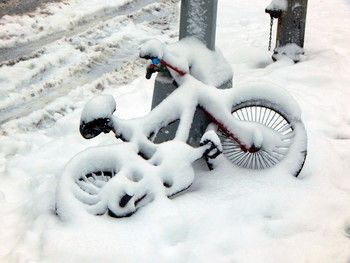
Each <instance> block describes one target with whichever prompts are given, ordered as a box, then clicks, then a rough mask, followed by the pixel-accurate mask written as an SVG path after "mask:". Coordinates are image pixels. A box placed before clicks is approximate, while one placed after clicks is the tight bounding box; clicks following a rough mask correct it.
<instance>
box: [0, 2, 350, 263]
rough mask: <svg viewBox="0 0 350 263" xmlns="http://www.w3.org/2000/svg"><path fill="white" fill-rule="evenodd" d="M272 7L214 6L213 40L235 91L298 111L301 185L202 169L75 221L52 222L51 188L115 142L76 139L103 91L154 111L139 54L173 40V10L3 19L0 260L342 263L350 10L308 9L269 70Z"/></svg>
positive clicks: (120, 6)
mask: <svg viewBox="0 0 350 263" xmlns="http://www.w3.org/2000/svg"><path fill="white" fill-rule="evenodd" d="M128 3H129V4H128ZM268 4H269V1H262V0H259V1H258V0H236V1H231V0H220V1H219V8H218V24H217V41H216V44H217V47H218V48H220V49H221V51H222V53H223V54H224V56H225V57H226V58H227V60H228V61H229V62H230V64H231V65H232V68H233V71H234V83H235V84H239V83H243V82H246V81H262V80H264V81H269V82H272V83H276V84H278V85H281V86H283V87H284V88H286V89H287V90H288V91H289V92H290V93H291V94H292V95H293V97H294V98H295V99H296V100H297V101H298V103H299V105H300V108H301V110H302V113H303V115H302V116H303V121H304V123H305V126H306V129H307V131H308V138H309V143H308V156H307V161H306V164H305V167H304V169H303V171H302V173H301V174H300V175H299V177H298V178H294V177H291V176H290V175H286V174H277V173H265V174H261V173H249V172H240V173H237V170H235V169H234V168H232V167H228V166H223V167H219V168H218V169H216V170H214V171H208V170H207V169H206V167H205V165H204V164H203V163H202V162H201V161H199V162H197V163H195V172H196V177H195V181H194V184H193V185H192V186H191V188H190V189H189V190H187V191H186V192H185V193H183V194H181V195H179V196H177V197H175V198H172V199H170V200H167V199H160V200H155V201H154V202H152V203H151V204H149V205H147V206H145V207H143V208H142V209H140V210H139V211H138V212H137V213H136V214H134V215H133V216H132V217H130V218H124V219H114V218H109V217H94V218H92V219H91V222H82V223H81V224H73V223H67V222H62V221H61V220H60V219H59V218H58V217H57V216H56V215H55V211H54V208H55V191H56V185H57V180H58V178H59V176H60V174H61V173H62V171H63V168H64V166H65V164H66V163H67V162H68V161H69V160H70V159H71V158H72V157H73V156H74V155H75V154H76V153H78V152H80V151H82V150H84V149H86V148H87V147H90V146H95V145H104V144H110V143H113V142H114V141H115V140H114V138H113V136H112V134H107V135H101V136H99V137H97V138H95V139H92V140H84V139H83V138H82V137H81V136H80V134H79V131H78V126H79V120H80V113H81V111H82V108H83V106H84V105H85V103H86V102H87V101H88V100H89V99H90V98H91V97H92V96H94V95H96V94H100V93H103V94H112V95H113V96H114V98H115V99H116V101H117V111H116V114H117V116H118V117H121V118H132V117H137V116H143V115H145V114H146V113H147V112H148V111H149V108H150V104H151V98H152V87H153V81H147V80H146V79H144V62H143V61H141V60H140V59H139V58H138V50H139V47H140V45H141V44H143V43H144V42H145V41H147V40H149V39H151V38H154V37H157V38H159V39H160V40H162V41H167V42H175V41H176V40H177V29H178V16H179V13H178V12H179V11H178V7H179V2H178V1H171V0H163V1H136V0H135V1H118V2H117V3H116V1H97V0H96V1H82V0H71V1H65V2H64V3H62V4H51V5H49V6H48V7H47V9H46V10H41V11H38V13H37V14H34V15H32V14H31V15H28V16H23V17H9V16H4V17H3V18H1V19H0V48H2V49H1V50H7V51H9V52H12V54H10V55H9V58H11V59H10V60H7V61H4V62H2V63H1V65H0V87H1V89H0V124H1V128H0V134H1V137H0V149H1V152H0V226H1V230H0V244H1V246H0V262H4V263H12V262H26V263H29V262H40V263H51V262H52V263H61V262H67V263H68V262H72V263H73V262H74V263H80V262H84V263H88V262H91V263H92V262H123V263H126V262H152V263H154V262H162V263H163V262H169V263H170V262H173V263H183V262H191V263H193V262H201V263H202V262H243V263H247V262H254V263H256V262H266V263H271V262H276V263H277V262H288V263H292V262H293V263H297V262H298V263H299V262H312V263H314V262H315V263H316V262H317V263H330V262H332V263H333V262H345V263H348V262H350V175H349V172H348V171H349V168H350V106H349V104H348V101H349V99H350V89H349V88H348V83H349V82H350V74H349V73H350V70H349V68H350V48H349V44H350V33H349V32H350V3H349V1H346V0H333V1H323V0H314V1H309V6H308V17H307V28H306V40H305V49H306V53H305V56H304V57H303V58H302V61H301V62H300V63H298V64H294V63H293V62H292V61H290V60H288V59H282V60H280V61H278V62H276V63H272V61H271V53H270V52H268V51H267V45H268V32H269V16H268V15H267V14H265V13H264V9H265V7H266V6H267V5H268ZM70 29H71V30H70ZM64 30H68V32H64V33H62V31H64ZM69 32H70V33H69ZM30 45H32V46H34V47H35V49H36V48H39V49H38V50H37V51H35V52H34V53H31V54H28V55H26V56H21V57H20V58H18V57H16V54H20V53H21V52H22V53H23V52H25V51H26V50H31V47H30ZM16 47H20V48H19V49H16ZM4 48H7V49H4Z"/></svg>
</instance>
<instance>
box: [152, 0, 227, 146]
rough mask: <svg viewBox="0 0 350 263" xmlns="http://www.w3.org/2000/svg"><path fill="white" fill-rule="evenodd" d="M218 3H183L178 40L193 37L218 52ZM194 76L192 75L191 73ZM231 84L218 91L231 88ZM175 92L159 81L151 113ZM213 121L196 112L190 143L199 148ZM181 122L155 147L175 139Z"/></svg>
mask: <svg viewBox="0 0 350 263" xmlns="http://www.w3.org/2000/svg"><path fill="white" fill-rule="evenodd" d="M217 3H218V1H217V0H182V1H181V16H180V32H179V38H180V39H182V38H184V37H188V36H193V37H196V38H197V39H199V40H200V41H202V42H203V43H204V44H205V45H206V46H207V47H208V48H209V49H211V50H215V34H216V16H217ZM190 73H191V71H190ZM231 87H232V80H229V81H227V82H226V83H224V84H223V85H221V87H218V88H231ZM175 89H176V87H175V86H174V85H172V84H171V83H164V82H162V81H160V80H158V79H157V78H156V80H155V84H154V93H153V100H152V109H153V108H154V107H156V106H157V105H158V104H159V103H160V102H161V101H162V100H164V99H165V98H166V97H167V96H168V95H169V94H170V93H171V92H173V91H174V90H175ZM210 122H211V121H210V119H209V118H208V117H207V116H206V115H205V114H204V113H203V112H202V111H200V110H196V112H195V116H194V118H193V122H192V126H191V130H190V134H189V138H188V141H187V143H189V144H190V145H192V146H198V145H199V142H200V139H201V137H202V135H203V134H204V132H205V129H206V127H207V126H208V124H209V123H210ZM178 125H179V121H176V122H174V123H172V124H170V125H168V126H167V127H164V128H163V129H161V130H160V131H159V133H158V135H157V137H156V139H155V142H156V143H160V142H164V141H168V140H171V139H173V138H174V137H175V134H176V131H177V128H178Z"/></svg>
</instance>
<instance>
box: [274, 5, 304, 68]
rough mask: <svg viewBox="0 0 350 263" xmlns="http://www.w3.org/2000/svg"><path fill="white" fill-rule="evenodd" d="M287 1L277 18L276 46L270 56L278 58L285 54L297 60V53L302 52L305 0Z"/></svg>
mask: <svg viewBox="0 0 350 263" xmlns="http://www.w3.org/2000/svg"><path fill="white" fill-rule="evenodd" d="M287 2H288V5H287V10H286V11H282V12H281V16H280V17H279V19H278V26H277V36H276V48H275V50H274V54H273V56H272V58H273V59H274V60H278V59H279V58H280V57H281V56H283V55H286V56H288V57H290V58H291V59H293V60H294V61H295V62H298V61H299V60H300V58H299V55H301V54H303V53H304V50H303V47H304V38H305V26H306V13H307V0H287ZM293 45H294V46H293ZM298 47H299V48H298Z"/></svg>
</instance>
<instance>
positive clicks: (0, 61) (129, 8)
mask: <svg viewBox="0 0 350 263" xmlns="http://www.w3.org/2000/svg"><path fill="white" fill-rule="evenodd" d="M157 2H164V1H162V0H134V1H133V2H129V3H126V4H125V5H122V6H120V7H118V8H117V9H115V10H111V11H110V12H108V11H107V12H104V13H94V14H91V15H90V18H88V17H86V18H84V19H82V21H81V23H79V24H78V25H74V28H73V25H72V28H71V29H70V30H69V31H67V30H62V31H58V32H53V33H51V34H49V35H47V36H46V37H44V38H42V39H39V40H36V41H32V42H29V43H25V44H19V45H17V46H16V47H11V48H0V54H1V56H0V67H1V66H2V65H4V64H15V63H16V62H18V61H20V60H22V59H26V58H28V57H29V58H30V57H31V56H30V54H31V53H33V52H38V50H40V49H41V47H42V46H45V45H48V44H49V43H52V42H55V41H57V40H59V39H61V38H64V37H72V36H74V35H77V34H79V33H80V32H83V31H85V30H87V29H88V28H92V27H94V26H96V25H97V24H98V23H100V22H104V21H107V20H109V19H112V18H113V17H116V16H126V15H128V14H130V13H134V12H136V11H138V10H140V9H142V8H143V7H146V6H148V5H150V4H152V3H157ZM23 57H24V58H23ZM4 62H6V63H4Z"/></svg>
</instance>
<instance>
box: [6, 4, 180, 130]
mask: <svg viewBox="0 0 350 263" xmlns="http://www.w3.org/2000/svg"><path fill="white" fill-rule="evenodd" d="M149 2H150V1H149ZM175 3H176V1H173V0H165V1H164V0H163V1H162V2H160V3H152V4H149V5H148V6H146V7H142V8H141V9H139V10H137V11H136V12H134V13H129V14H128V15H125V16H119V17H114V18H113V19H109V20H106V21H105V22H103V23H100V24H98V25H97V26H95V28H90V27H88V29H87V30H86V31H85V32H82V33H80V34H77V35H75V36H72V37H70V38H65V39H61V40H58V41H56V42H54V43H52V44H49V45H46V46H45V47H43V48H42V51H41V52H39V53H38V54H37V56H33V57H32V58H29V59H28V61H25V62H22V63H31V62H33V63H34V64H38V62H35V61H37V60H38V61H40V60H44V61H47V60H48V59H49V58H50V56H52V54H54V52H55V48H56V47H57V46H61V47H62V46H67V47H68V48H70V49H71V50H73V51H71V50H70V51H69V52H68V53H67V54H66V56H62V57H59V58H58V60H57V61H56V62H53V63H51V62H49V63H47V65H46V66H45V67H44V68H43V69H41V70H40V71H39V72H38V73H37V74H34V75H33V76H31V77H30V78H28V79H25V80H24V81H23V82H21V83H19V84H18V85H17V86H18V87H16V89H15V91H16V92H18V94H16V95H19V96H22V97H21V98H19V99H16V100H14V101H10V102H9V103H7V105H1V106H0V125H2V124H4V123H6V122H8V121H9V120H12V119H16V118H20V117H23V116H27V115H28V114H30V113H31V112H34V111H36V110H39V109H43V108H44V107H45V106H46V105H48V104H50V103H51V102H53V101H54V100H55V99H57V98H61V97H64V96H66V95H67V94H68V93H69V92H70V91H72V90H74V89H76V87H81V86H83V85H85V84H89V83H94V85H95V92H98V90H101V89H103V88H104V87H103V84H101V83H104V82H108V81H110V79H114V80H113V81H114V84H115V85H118V84H121V83H126V82H128V81H130V80H131V79H133V78H135V77H136V74H137V70H136V69H137V68H138V67H140V66H141V64H142V62H141V60H140V59H138V49H139V46H140V45H141V44H142V42H143V41H144V39H147V37H145V38H142V37H138V36H136V35H135V34H138V33H142V30H146V33H147V30H153V29H154V28H156V29H155V30H156V31H157V32H159V31H163V32H164V36H165V38H169V34H170V35H171V34H172V33H173V31H172V30H169V23H172V22H174V21H171V19H174V18H175V17H176V16H177V11H176V8H174V4H175ZM175 20H176V18H175ZM85 26H86V25H85ZM130 26H131V27H132V29H134V27H136V28H138V27H141V29H140V30H141V32H138V31H137V30H136V31H135V32H134V34H132V33H131V34H126V32H128V27H130ZM131 31H132V30H131ZM114 32H117V33H114ZM129 33H130V32H129ZM143 33H144V32H143ZM144 34H145V33H144ZM173 36H175V34H173ZM149 37H153V36H152V35H150V36H148V38H149ZM110 40H112V41H110ZM70 52H74V54H75V55H77V54H78V55H77V56H79V57H78V60H79V63H77V64H74V63H73V62H71V61H70V56H71V53H70ZM45 56H47V57H48V59H45ZM57 63H58V64H57ZM19 64H20V63H19ZM70 64H72V65H70ZM15 66H16V64H14V65H13V66H11V67H15ZM63 69H65V70H63ZM28 86H30V87H31V88H30V89H27V90H25V89H26V88H27V87H28ZM21 89H23V91H21ZM90 89H91V88H90ZM29 90H30V94H28V92H29ZM20 94H22V95H20ZM23 94H25V95H23Z"/></svg>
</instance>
